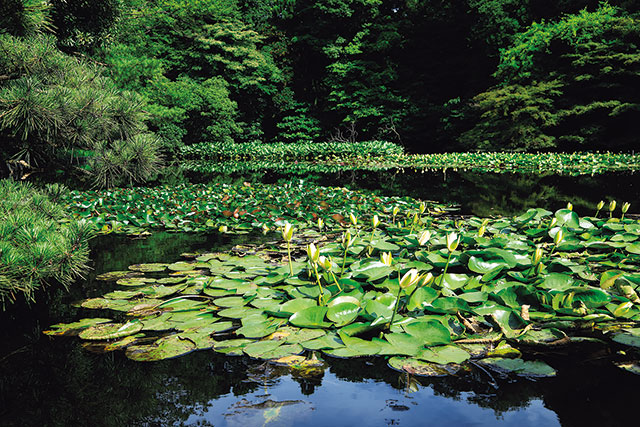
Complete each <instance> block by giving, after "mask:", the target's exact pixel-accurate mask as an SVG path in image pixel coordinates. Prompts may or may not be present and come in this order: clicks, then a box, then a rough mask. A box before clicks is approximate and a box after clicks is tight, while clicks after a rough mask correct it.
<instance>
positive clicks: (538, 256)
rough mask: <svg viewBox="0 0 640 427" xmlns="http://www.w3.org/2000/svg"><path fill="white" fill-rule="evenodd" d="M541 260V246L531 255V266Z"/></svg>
mask: <svg viewBox="0 0 640 427" xmlns="http://www.w3.org/2000/svg"><path fill="white" fill-rule="evenodd" d="M541 260H542V246H538V247H537V248H536V250H535V252H534V253H533V264H534V265H535V264H537V263H539V262H540V261H541Z"/></svg>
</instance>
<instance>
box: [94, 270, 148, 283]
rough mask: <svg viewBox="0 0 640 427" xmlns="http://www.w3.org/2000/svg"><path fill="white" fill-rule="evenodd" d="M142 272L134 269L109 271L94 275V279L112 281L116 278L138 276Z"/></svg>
mask: <svg viewBox="0 0 640 427" xmlns="http://www.w3.org/2000/svg"><path fill="white" fill-rule="evenodd" d="M139 276H142V273H140V272H136V271H110V272H108V273H102V274H99V275H97V276H96V280H104V281H114V280H118V279H124V278H131V277H139Z"/></svg>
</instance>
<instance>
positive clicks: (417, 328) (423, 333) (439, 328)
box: [402, 320, 451, 346]
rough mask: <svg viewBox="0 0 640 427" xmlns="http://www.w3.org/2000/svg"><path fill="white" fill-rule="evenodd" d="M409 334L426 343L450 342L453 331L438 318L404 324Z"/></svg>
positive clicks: (403, 326)
mask: <svg viewBox="0 0 640 427" xmlns="http://www.w3.org/2000/svg"><path fill="white" fill-rule="evenodd" d="M402 328H403V329H404V330H405V332H406V333H408V334H409V335H411V336H413V337H416V338H418V339H419V340H421V341H422V343H423V344H424V345H427V346H431V345H440V344H449V343H450V342H451V333H450V332H449V329H447V328H446V327H445V326H444V325H443V324H442V323H440V322H438V321H436V320H427V321H414V322H411V323H408V324H404V325H402Z"/></svg>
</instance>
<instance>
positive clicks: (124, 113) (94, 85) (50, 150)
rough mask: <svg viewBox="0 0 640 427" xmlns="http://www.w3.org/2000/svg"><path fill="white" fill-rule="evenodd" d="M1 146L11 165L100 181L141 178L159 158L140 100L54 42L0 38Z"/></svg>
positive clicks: (43, 38)
mask: <svg viewBox="0 0 640 427" xmlns="http://www.w3.org/2000/svg"><path fill="white" fill-rule="evenodd" d="M0 75H3V76H5V79H4V80H3V81H2V82H1V85H0V135H2V137H3V138H4V141H5V142H4V144H3V146H2V147H1V148H0V153H2V155H3V157H4V158H5V159H10V161H9V162H10V163H11V164H14V165H16V164H18V163H20V164H21V165H22V166H24V167H26V168H28V169H31V170H33V169H39V170H41V171H44V172H49V173H50V172H52V171H53V170H55V169H58V168H61V169H63V170H64V172H65V173H67V174H75V175H79V176H80V177H82V176H88V177H89V178H90V179H93V180H94V183H95V184H97V185H101V186H104V185H106V186H110V185H114V184H131V183H133V182H143V181H144V180H146V179H148V178H149V177H150V176H151V175H152V173H154V172H155V171H156V169H157V165H158V163H159V157H158V144H157V142H156V138H155V137H154V136H153V135H151V134H148V133H145V132H146V130H145V128H144V125H143V121H144V118H145V113H144V112H143V102H142V100H141V99H140V97H138V96H137V95H135V94H134V93H130V92H122V91H119V90H118V89H117V88H116V87H115V85H114V84H113V82H112V81H111V80H110V79H109V78H106V77H104V76H102V74H101V69H100V68H97V67H96V66H95V65H92V64H90V63H87V62H84V61H80V60H77V59H75V58H72V57H70V56H67V55H65V54H63V53H61V52H60V51H59V50H57V48H56V46H55V42H54V39H53V38H52V37H48V36H37V37H32V38H28V39H19V38H15V37H12V36H8V35H4V36H0Z"/></svg>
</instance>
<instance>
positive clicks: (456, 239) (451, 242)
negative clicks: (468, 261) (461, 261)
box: [447, 233, 460, 252]
mask: <svg viewBox="0 0 640 427" xmlns="http://www.w3.org/2000/svg"><path fill="white" fill-rule="evenodd" d="M459 244H460V236H459V235H458V234H457V233H450V234H447V249H449V252H453V251H455V250H456V249H457V248H458V245H459Z"/></svg>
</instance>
